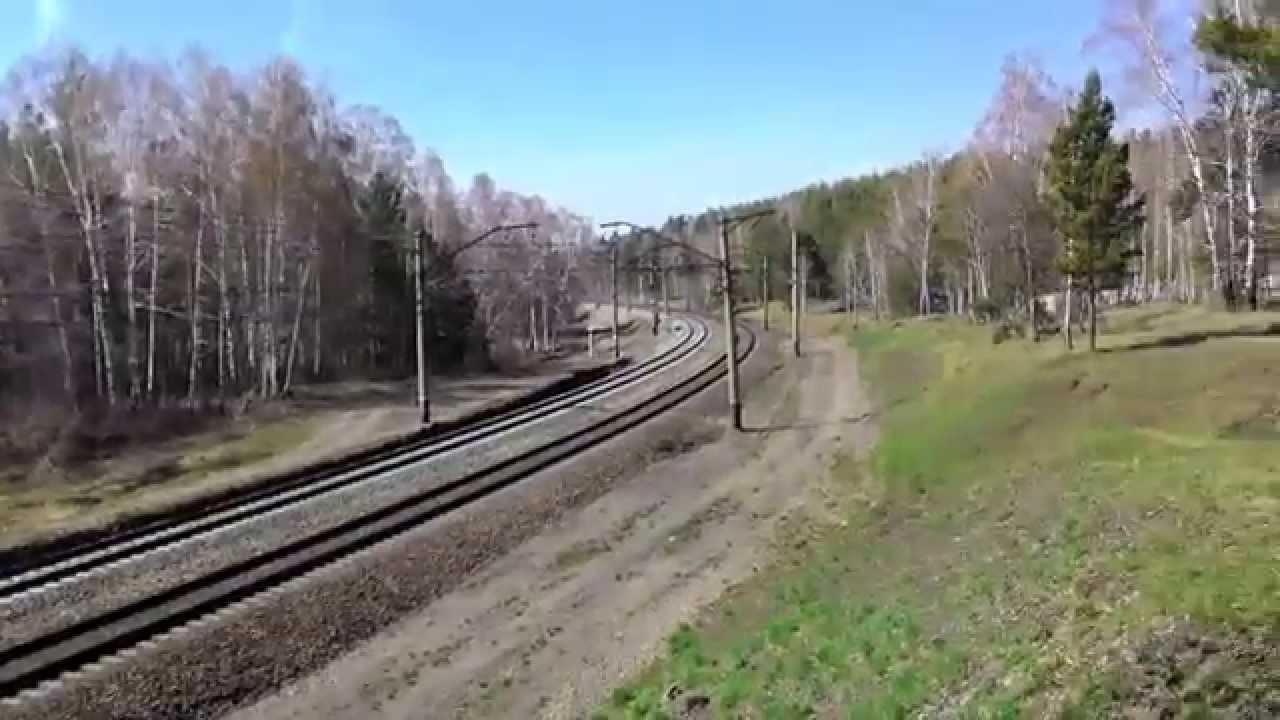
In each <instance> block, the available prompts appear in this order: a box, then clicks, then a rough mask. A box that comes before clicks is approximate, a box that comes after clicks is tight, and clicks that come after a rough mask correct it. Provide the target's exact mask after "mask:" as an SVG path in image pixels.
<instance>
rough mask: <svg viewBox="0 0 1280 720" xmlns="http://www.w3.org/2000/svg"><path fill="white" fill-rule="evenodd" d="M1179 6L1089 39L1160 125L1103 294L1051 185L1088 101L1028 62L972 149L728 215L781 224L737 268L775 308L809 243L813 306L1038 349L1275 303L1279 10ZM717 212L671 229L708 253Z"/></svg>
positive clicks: (1131, 7) (1146, 131)
mask: <svg viewBox="0 0 1280 720" xmlns="http://www.w3.org/2000/svg"><path fill="white" fill-rule="evenodd" d="M1173 5H1174V4H1173V3H1162V2H1158V1H1157V0H1117V2H1114V3H1109V4H1108V6H1107V10H1106V15H1105V17H1104V18H1103V19H1102V20H1101V22H1100V24H1099V27H1098V31H1097V32H1096V34H1095V35H1094V36H1093V37H1092V38H1091V39H1090V45H1092V46H1094V47H1096V48H1097V49H1098V51H1108V52H1112V51H1118V53H1119V56H1120V58H1121V62H1122V65H1123V66H1122V68H1121V70H1122V71H1123V72H1122V75H1123V76H1124V78H1125V79H1126V81H1127V85H1125V86H1123V87H1122V89H1123V91H1124V93H1125V95H1131V94H1134V93H1136V94H1137V95H1138V96H1140V97H1142V98H1144V99H1145V100H1147V101H1149V102H1147V103H1144V105H1145V106H1147V107H1154V108H1156V109H1158V110H1159V113H1160V117H1161V118H1162V121H1160V122H1157V123H1156V124H1155V125H1154V126H1152V127H1148V128H1139V129H1131V130H1127V131H1126V132H1124V133H1123V135H1122V137H1120V138H1118V146H1117V147H1116V148H1115V150H1114V152H1120V153H1123V154H1124V156H1125V161H1124V162H1123V163H1122V164H1123V165H1124V166H1125V167H1126V168H1127V169H1128V171H1129V172H1130V173H1131V180H1132V185H1133V187H1132V197H1133V198H1141V200H1142V212H1140V213H1138V216H1139V218H1140V220H1141V221H1140V222H1133V223H1128V224H1127V225H1126V227H1127V232H1126V233H1125V235H1124V237H1122V238H1121V239H1120V241H1119V242H1117V244H1116V245H1115V247H1114V249H1113V248H1111V246H1110V245H1109V246H1108V249H1107V253H1109V254H1110V253H1114V254H1115V255H1116V257H1113V258H1111V260H1113V261H1116V260H1117V258H1121V257H1122V259H1123V262H1122V263H1120V266H1119V267H1111V268H1110V269H1109V270H1108V272H1105V273H1101V274H1100V275H1099V276H1097V277H1093V278H1092V279H1093V281H1094V282H1095V283H1101V285H1099V286H1098V287H1095V288H1092V291H1091V290H1090V288H1088V287H1087V283H1088V282H1090V278H1089V276H1088V274H1087V273H1085V274H1082V273H1081V272H1079V270H1080V269H1081V268H1082V267H1086V266H1088V267H1092V266H1094V265H1099V264H1101V263H1102V258H1101V257H1091V256H1090V254H1089V252H1088V251H1086V250H1085V249H1084V246H1081V245H1080V244H1075V245H1073V244H1072V239H1073V238H1072V235H1071V233H1072V228H1071V227H1070V226H1071V225H1072V221H1071V220H1070V219H1069V218H1068V217H1067V214H1069V213H1067V214H1064V213H1065V211H1064V209H1063V207H1062V205H1061V197H1060V196H1059V197H1057V198H1056V199H1055V192H1053V187H1052V185H1053V182H1054V181H1055V178H1054V162H1055V156H1057V157H1058V158H1059V160H1060V159H1061V152H1066V148H1065V146H1064V147H1062V148H1058V150H1059V152H1058V153H1055V148H1054V146H1053V144H1054V138H1055V135H1056V134H1058V133H1059V132H1060V130H1061V129H1062V128H1063V127H1064V126H1065V125H1067V124H1068V121H1069V120H1070V119H1071V117H1072V112H1073V111H1074V110H1078V109H1079V104H1080V102H1081V100H1082V98H1083V97H1085V96H1087V95H1088V94H1089V92H1090V89H1089V88H1088V87H1084V88H1082V89H1080V90H1073V89H1071V88H1069V87H1066V86H1064V85H1062V84H1060V83H1059V82H1057V81H1055V80H1054V79H1053V78H1051V77H1050V76H1049V75H1048V74H1047V73H1046V72H1045V70H1044V69H1043V68H1042V66H1041V65H1040V64H1039V63H1038V62H1037V61H1036V60H1035V59H1034V58H1033V57H1030V56H1027V55H1011V56H1009V57H1008V59H1007V60H1006V62H1005V64H1004V66H1003V67H1002V69H1001V81H1000V85H999V87H998V88H997V89H996V91H995V93H994V95H993V97H992V99H991V102H990V104H989V106H988V109H987V111H986V113H985V114H984V116H983V117H982V118H981V120H980V121H979V122H978V123H977V125H976V127H975V128H974V130H973V133H972V135H971V137H970V139H969V141H968V142H967V144H966V145H965V147H963V148H961V149H959V150H958V151H955V152H951V153H943V152H928V153H925V154H924V156H923V157H922V158H921V159H920V160H918V161H916V162H913V163H910V164H908V165H906V166H903V167H898V168H892V169H888V170H885V171H883V172H878V173H874V174H869V175H865V176H861V177H855V178H849V179H845V180H841V181H838V182H833V183H819V184H815V185H812V186H810V187H806V188H803V189H801V190H797V191H795V192H792V193H788V194H786V195H784V196H781V197H776V198H764V199H761V200H760V201H757V202H751V203H745V204H743V205H741V206H737V207H734V208H728V209H727V211H728V212H731V213H737V212H744V211H750V210H754V209H758V208H762V207H768V206H775V207H777V208H779V209H780V211H781V212H780V213H779V215H778V216H777V217H775V218H774V219H771V220H766V221H764V222H760V223H758V224H756V225H755V226H754V227H752V228H749V229H745V230H743V231H742V232H743V235H742V237H741V242H742V244H743V246H744V254H743V258H742V260H741V262H742V264H743V265H744V266H745V268H746V272H747V273H748V275H750V276H751V277H754V278H755V280H754V281H748V282H744V283H741V284H740V286H741V287H743V291H744V292H746V293H750V294H755V295H760V294H762V290H763V285H762V284H763V283H765V282H767V283H769V284H770V285H771V287H770V290H771V292H770V295H771V297H774V298H782V297H786V283H787V281H788V277H789V276H790V273H791V267H790V265H791V262H790V232H791V229H792V228H795V229H797V230H798V231H799V233H800V242H801V249H802V252H801V256H802V258H803V259H804V267H805V268H807V269H806V273H807V275H808V278H807V280H808V281H807V283H806V286H807V287H808V288H809V292H810V293H812V294H815V295H820V296H824V297H842V298H845V299H847V300H848V301H850V302H853V303H854V304H855V306H856V307H859V308H865V309H866V310H867V311H869V312H874V313H876V314H889V313H896V314H905V313H920V314H923V313H928V312H937V311H947V312H955V313H962V314H970V315H975V316H979V315H981V316H1000V317H1005V318H1010V317H1013V318H1017V319H1020V320H1021V321H1022V322H1024V323H1026V325H1027V327H1028V330H1029V332H1031V333H1032V334H1035V333H1037V332H1038V331H1039V330H1040V329H1041V328H1042V327H1043V326H1044V325H1045V324H1046V323H1049V324H1052V323H1053V322H1054V320H1055V317H1056V319H1057V321H1058V322H1060V321H1061V320H1062V319H1063V315H1064V314H1065V312H1064V311H1065V309H1066V308H1069V307H1072V306H1073V305H1074V304H1077V303H1079V302H1080V301H1081V300H1082V299H1083V300H1085V303H1084V307H1086V312H1087V305H1088V303H1087V298H1088V297H1089V296H1090V295H1091V294H1092V295H1096V294H1097V293H1099V292H1102V293H1105V294H1107V295H1110V296H1112V298H1113V299H1115V300H1120V299H1124V300H1130V301H1148V300H1155V299H1164V300H1172V301H1178V302H1197V301H1205V300H1212V301H1214V302H1219V303H1223V304H1225V305H1227V306H1229V307H1233V308H1234V307H1243V306H1246V305H1249V304H1253V305H1255V306H1256V305H1257V304H1258V303H1259V302H1265V301H1266V300H1267V299H1268V295H1269V293H1271V292H1277V291H1280V288H1272V287H1271V286H1270V277H1271V273H1270V272H1269V269H1268V268H1267V267H1266V266H1265V263H1266V256H1265V253H1266V251H1267V250H1268V245H1267V239H1268V238H1269V237H1270V238H1271V245H1272V246H1273V247H1276V248H1278V249H1280V244H1278V243H1280V238H1276V237H1275V235H1276V228H1277V225H1276V222H1277V218H1276V217H1275V216H1274V214H1273V215H1271V216H1268V214H1267V212H1266V209H1265V205H1264V203H1265V201H1266V199H1267V198H1268V197H1271V198H1273V202H1274V197H1275V195H1276V192H1277V190H1278V189H1280V182H1278V181H1280V144H1278V143H1277V139H1278V133H1280V93H1277V90H1278V89H1280V88H1277V83H1278V82H1280V80H1277V78H1280V72H1277V64H1276V63H1277V60H1276V58H1277V56H1278V55H1277V51H1276V43H1277V40H1276V38H1277V36H1278V35H1280V31H1278V30H1277V27H1278V26H1280V3H1277V2H1275V0H1240V1H1239V2H1232V3H1230V4H1229V5H1228V6H1226V7H1224V8H1222V9H1218V8H1216V7H1207V8H1206V10H1205V12H1204V13H1203V14H1201V15H1200V16H1199V17H1198V19H1197V25H1196V28H1197V30H1196V32H1195V33H1194V34H1189V33H1186V32H1185V28H1186V27H1188V23H1187V22H1186V18H1183V17H1180V16H1179V15H1178V14H1177V13H1176V10H1175V8H1174V7H1173ZM1094 111H1095V113H1097V112H1102V107H1101V105H1099V106H1098V107H1096V108H1094ZM1112 121H1114V118H1112ZM1064 142H1065V140H1064ZM1059 166H1060V167H1059V168H1058V169H1059V170H1063V169H1064V168H1063V167H1061V162H1059ZM1057 180H1058V181H1065V180H1066V176H1065V175H1063V173H1061V172H1059V173H1058V176H1057ZM1059 189H1061V188H1059ZM716 212H720V211H716ZM713 214H714V213H711V212H708V213H704V214H699V215H693V216H681V217H673V218H671V219H670V220H668V221H667V223H666V225H665V230H666V231H667V232H668V233H671V234H676V235H680V236H682V237H683V238H686V239H692V240H693V241H694V242H696V243H697V244H698V246H699V247H703V248H706V249H711V248H714V244H713V242H712V239H713V236H714V231H715V230H714V222H713V217H712V216H713ZM1122 224H1124V223H1122ZM1081 230H1082V228H1081V227H1080V226H1078V225H1077V226H1076V227H1075V228H1074V232H1076V233H1079V232H1080V231H1081ZM766 257H767V258H768V260H769V261H768V266H769V267H770V268H772V272H771V273H770V274H769V277H767V278H765V277H764V275H763V269H764V267H765V262H764V259H765V258H766ZM1095 261H1096V262H1095ZM1114 264H1115V263H1114V262H1113V263H1112V265H1114ZM1069 290H1078V291H1081V292H1077V293H1076V296H1075V300H1074V301H1068V302H1059V303H1057V307H1056V308H1053V309H1054V310H1055V313H1053V315H1054V316H1055V317H1049V315H1050V313H1049V312H1048V311H1049V310H1050V308H1048V307H1045V304H1044V303H1043V302H1037V298H1042V299H1043V298H1045V296H1046V295H1048V294H1051V293H1058V294H1062V293H1063V291H1069ZM846 296H847V297H846ZM1064 305H1065V307H1064Z"/></svg>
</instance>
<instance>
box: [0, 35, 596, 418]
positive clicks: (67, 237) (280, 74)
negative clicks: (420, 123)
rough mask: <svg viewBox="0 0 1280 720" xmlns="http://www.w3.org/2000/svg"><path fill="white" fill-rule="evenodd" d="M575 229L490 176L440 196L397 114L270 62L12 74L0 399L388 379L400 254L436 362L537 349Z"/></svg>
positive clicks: (189, 397)
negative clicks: (426, 314)
mask: <svg viewBox="0 0 1280 720" xmlns="http://www.w3.org/2000/svg"><path fill="white" fill-rule="evenodd" d="M527 222H535V223H537V229H536V230H535V231H523V232H513V233H505V234H499V235H496V236H495V237H494V238H493V240H492V242H488V243H485V244H481V245H479V246H477V247H475V248H474V249H472V250H469V251H468V252H466V253H465V254H461V255H457V254H455V253H454V252H453V250H452V249H453V248H455V247H460V246H461V245H462V244H463V243H465V242H467V241H468V240H470V239H472V238H473V237H475V236H476V235H477V234H479V233H481V232H483V231H484V230H485V229H487V228H490V227H492V226H495V225H499V224H511V223H527ZM590 232H591V230H590V225H589V223H588V222H587V220H586V219H584V218H582V217H580V216H578V215H575V214H573V213H571V212H568V211H566V210H564V209H561V208H557V207H553V206H551V205H549V204H548V203H547V202H546V201H545V200H543V199H542V198H540V197H538V196H535V195H522V194H519V193H515V192H511V191H508V190H503V189H501V188H499V187H498V186H497V185H496V184H495V183H494V181H493V180H492V179H491V178H489V177H488V176H487V175H483V174H482V175H478V176H476V177H475V178H474V180H473V181H472V182H471V184H470V186H469V187H467V188H465V189H459V188H457V187H455V185H454V182H453V180H452V178H450V176H449V174H448V172H447V171H446V170H445V167H444V164H443V162H442V161H441V159H440V158H439V157H438V156H437V155H435V154H434V153H432V152H430V151H428V150H419V149H417V148H415V146H414V143H413V141H412V140H411V139H410V138H409V137H408V135H407V134H406V133H405V132H404V130H403V129H402V128H401V126H400V124H399V123H398V122H397V121H396V119H395V118H394V117H392V116H390V115H388V114H386V113H384V112H381V111H380V110H378V109H376V108H373V107H368V106H355V107H342V106H341V105H340V104H339V103H338V100H337V99H336V98H335V97H334V96H333V95H332V94H331V93H329V92H328V91H326V90H325V89H324V88H322V87H320V86H318V85H316V84H314V83H312V82H309V81H308V79H307V77H306V75H305V73H304V71H303V69H302V68H301V67H299V66H298V65H297V64H296V63H294V62H293V61H291V60H290V59H288V58H279V59H276V60H273V61H271V62H270V63H268V64H266V65H265V66H263V67H260V68H258V69H255V70H253V71H250V72H245V73H238V72H233V71H232V70H230V69H228V68H227V67H225V66H223V65H220V64H218V63H216V62H214V61H213V60H212V59H211V58H209V57H208V56H206V55H204V54H203V53H200V52H196V51H193V52H190V53H187V54H186V55H184V56H183V57H182V58H181V60H180V61H178V62H176V63H173V64H168V63H162V62H143V61H140V60H138V59H136V58H133V57H130V56H128V55H124V54H121V55H118V56H116V57H114V58H111V59H109V60H105V61H104V60H96V59H92V58H89V57H87V56H86V55H85V54H83V53H82V52H79V51H77V50H69V51H65V52H60V53H57V54H54V55H47V56H42V57H31V58H27V59H24V60H22V61H20V62H19V63H18V64H17V65H16V66H15V67H14V68H13V69H12V70H11V71H10V72H9V74H8V77H7V79H6V81H5V84H4V86H3V88H2V89H0V397H3V398H4V402H3V403H0V405H3V408H4V410H3V412H4V414H5V415H6V416H11V417H16V418H21V417H23V416H25V415H26V414H27V413H28V412H30V411H32V410H34V409H40V410H42V411H45V412H50V411H52V412H55V413H60V414H62V415H65V414H66V413H83V412H87V411H91V410H98V409H103V408H118V407H128V408H145V407H149V406H157V405H164V404H170V405H173V404H185V405H187V406H196V405H200V404H202V403H208V402H211V401H225V400H227V399H230V398H243V397H260V398H270V397H277V396H280V395H283V394H285V393H287V392H288V391H289V389H290V388H291V386H293V385H295V384H296V383H298V382H299V381H301V380H305V381H315V380H322V379H344V378H395V377H402V376H405V375H407V374H408V373H409V372H410V371H411V369H412V368H413V367H414V347H415V345H414V342H413V338H414V334H413V333H414V315H413V307H414V305H413V299H414V298H413V293H414V284H415V280H416V279H415V276H414V272H415V270H414V268H415V262H414V259H415V257H414V248H415V245H416V244H417V241H418V240H419V239H422V240H423V241H424V242H423V246H424V248H425V250H424V252H425V254H426V255H427V258H426V259H427V262H426V263H425V264H426V266H427V267H428V268H429V270H428V275H429V276H428V277H427V278H426V279H425V280H426V284H425V287H426V292H427V294H428V296H429V302H430V306H431V308H432V314H431V322H430V324H429V331H428V348H429V352H430V354H431V361H432V364H433V367H435V368H438V369H448V368H449V367H456V366H458V365H460V364H462V363H464V362H477V363H488V362H492V361H494V360H495V359H500V358H501V357H503V356H504V355H508V354H511V353H520V352H528V351H530V350H536V349H540V348H541V347H542V346H544V345H546V344H547V343H549V342H550V341H551V333H552V331H553V328H554V327H555V326H557V325H558V324H560V323H562V322H563V321H564V320H565V318H566V317H567V316H568V314H569V313H571V312H572V311H573V308H574V306H575V303H576V299H577V297H578V296H579V295H580V294H581V288H580V282H579V281H578V280H577V279H576V273H575V272H574V268H575V266H576V265H577V264H578V263H579V262H580V260H581V258H580V255H581V253H580V252H579V251H578V247H579V246H580V245H581V244H582V243H583V241H584V240H585V239H587V238H589V237H590ZM4 419H9V417H6V418H4Z"/></svg>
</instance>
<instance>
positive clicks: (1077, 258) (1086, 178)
mask: <svg viewBox="0 0 1280 720" xmlns="http://www.w3.org/2000/svg"><path fill="white" fill-rule="evenodd" d="M1115 117H1116V111H1115V106H1114V105H1113V104H1112V103H1111V100H1110V99H1108V98H1106V97H1105V96H1103V94H1102V80H1101V78H1099V76H1098V73H1097V72H1096V71H1094V72H1090V73H1089V76H1088V77H1087V78H1086V80H1085V85H1084V91H1083V92H1082V93H1081V95H1080V99H1079V102H1077V104H1076V106H1075V107H1074V108H1072V110H1071V114H1070V117H1069V118H1068V119H1067V122H1066V123H1065V124H1063V125H1062V126H1061V127H1059V128H1058V130H1057V132H1056V133H1055V134H1054V137H1053V142H1052V143H1051V144H1050V146H1049V164H1048V180H1049V183H1048V196H1049V197H1048V201H1049V205H1050V208H1051V210H1052V213H1053V221H1054V225H1055V227H1056V229H1057V233H1058V237H1059V239H1060V240H1061V242H1062V248H1061V252H1060V255H1059V264H1060V267H1061V270H1062V272H1063V273H1064V274H1066V276H1067V283H1068V291H1067V297H1068V305H1069V304H1070V293H1071V286H1073V285H1075V284H1078V283H1083V287H1084V289H1085V291H1086V292H1087V293H1088V295H1089V315H1090V317H1089V349H1090V350H1096V349H1097V335H1098V312H1097V299H1098V291H1099V290H1100V289H1102V288H1104V287H1116V286H1118V285H1119V284H1120V281H1121V279H1122V278H1123V274H1124V271H1125V268H1126V265H1127V264H1128V260H1129V258H1130V257H1131V255H1132V248H1133V240H1134V238H1135V237H1136V236H1137V234H1138V231H1139V230H1140V229H1141V227H1142V223H1143V208H1144V204H1145V203H1144V199H1143V198H1142V197H1141V196H1140V195H1138V194H1136V193H1135V192H1134V188H1133V178H1132V177H1131V176H1130V174H1129V145H1128V144H1127V143H1117V142H1116V141H1115V140H1113V139H1112V137H1111V128H1112V126H1113V125H1114V124H1115ZM1068 325H1069V323H1068ZM1066 332H1067V344H1068V347H1070V344H1071V340H1070V337H1071V335H1070V332H1071V331H1070V328H1069V327H1068V328H1066Z"/></svg>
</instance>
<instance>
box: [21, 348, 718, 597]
mask: <svg viewBox="0 0 1280 720" xmlns="http://www.w3.org/2000/svg"><path fill="white" fill-rule="evenodd" d="M706 335H707V330H706V326H705V325H702V324H701V323H695V324H694V326H693V327H692V329H691V330H690V331H689V332H687V333H685V335H684V336H683V337H682V338H681V339H680V341H679V342H677V343H675V344H674V345H673V346H672V347H670V348H667V349H666V350H664V351H663V352H660V353H658V354H657V355H654V356H653V357H651V358H648V359H646V360H645V361H644V362H641V363H638V364H635V365H630V366H627V367H626V368H624V369H623V370H621V371H619V372H617V373H614V374H611V375H609V376H606V377H604V378H601V379H600V380H597V381H595V382H592V383H588V384H587V385H585V386H583V387H581V388H578V389H577V390H574V391H571V392H569V393H565V394H563V395H559V396H556V397H551V398H547V399H545V400H542V401H539V402H536V403H533V404H532V405H529V406H526V407H523V408H520V409H517V410H514V411H511V412H509V413H505V414H502V415H499V416H497V417H494V418H491V419H488V420H485V421H483V422H480V423H477V424H473V425H470V426H467V427H463V428H459V429H457V430H455V431H452V432H449V433H446V434H443V435H437V436H434V437H431V438H428V439H424V440H418V441H414V442H411V443H408V444H405V445H401V446H395V447H391V448H388V449H385V450H383V451H381V452H378V453H376V454H374V455H372V456H362V457H360V458H359V461H358V464H345V463H344V464H340V465H339V466H337V467H336V468H329V469H326V470H325V471H321V472H317V473H307V474H305V475H302V476H300V477H296V478H293V479H291V480H289V481H287V482H284V483H281V484H279V485H275V486H273V487H270V488H264V489H261V490H258V491H256V492H253V493H250V494H247V495H245V496H241V497H237V498H233V499H231V500H229V501H227V502H225V503H222V504H220V505H218V506H215V507H212V508H203V509H201V511H199V512H198V513H183V514H181V515H178V516H175V517H171V518H166V519H165V520H162V521H159V522H156V523H151V524H149V525H147V526H145V527H141V528H138V529H136V530H132V531H129V532H126V533H121V534H119V535H116V536H115V537H113V538H111V539H110V540H109V541H108V542H107V543H105V544H104V543H95V544H93V545H92V546H90V547H83V548H73V549H71V550H69V551H66V552H64V553H60V554H59V555H57V556H54V557H51V558H48V559H47V562H45V563H43V564H41V565H38V566H34V567H28V568H22V569H21V570H20V571H19V572H16V573H12V574H10V575H8V576H4V575H0V606H3V605H4V604H6V603H12V602H13V601H14V600H16V599H19V598H21V597H23V596H25V595H29V594H31V593H35V592H41V591H45V590H48V589H51V588H52V587H55V586H57V585H58V584H60V583H64V582H67V581H69V580H74V579H77V578H80V577H84V576H85V575H86V574H88V573H91V572H95V571H100V570H103V569H108V568H110V567H113V566H115V565H116V564H118V563H121V562H124V561H127V560H129V559H131V558H136V557H139V556H142V555H144V554H146V553H147V552H150V551H153V550H156V549H159V548H162V547H168V546H172V545H174V544H175V543H178V542H181V541H183V540H188V539H190V538H194V537H198V536H200V535H204V534H206V533H209V532H213V531H215V530H218V529H221V528H225V527H227V526H229V525H231V524H233V523H236V522H241V521H246V520H250V519H253V518H257V517H260V516H262V515H264V514H267V513H269V512H272V511H275V510H279V509H281V508H285V507H288V506H291V505H296V504H297V503H301V502H304V501H306V500H309V499H311V498H314V497H317V496H319V495H322V494H324V493H328V492H333V491H334V490H338V489H340V488H345V487H349V486H352V485H355V484H358V483H360V482H364V481H367V480H370V479H372V478H376V477H378V476H380V475H382V474H385V473H387V472H389V471H391V470H395V469H398V468H402V467H406V466H409V465H413V464H415V463H420V462H424V461H426V460H430V459H433V458H436V457H439V456H442V455H444V454H446V453H449V452H452V451H455V450H459V449H462V448H465V447H466V446H467V445H470V444H472V443H475V442H477V441H480V440H488V439H493V438H494V437H497V436H499V435H501V434H502V433H504V432H508V431H513V430H516V429H520V428H524V427H528V426H529V425H531V424H533V423H536V422H540V421H543V420H547V419H549V418H552V417H555V416H557V415H559V414H561V413H564V412H568V411H570V410H572V409H573V408H574V407H575V406H578V405H581V404H583V403H586V402H592V401H595V400H599V399H602V398H604V397H606V396H607V395H608V394H610V393H612V392H615V391H618V390H620V389H623V388H626V387H629V386H631V385H632V384H633V383H636V382H639V381H640V380H643V379H645V378H647V377H650V376H652V375H654V374H656V373H658V372H661V371H663V370H665V369H667V368H669V367H670V366H672V365H674V364H676V363H678V362H680V361H681V360H683V359H684V358H686V357H688V356H689V355H690V354H692V352H694V351H696V350H697V349H698V348H700V347H701V344H702V343H703V342H705V339H706Z"/></svg>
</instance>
